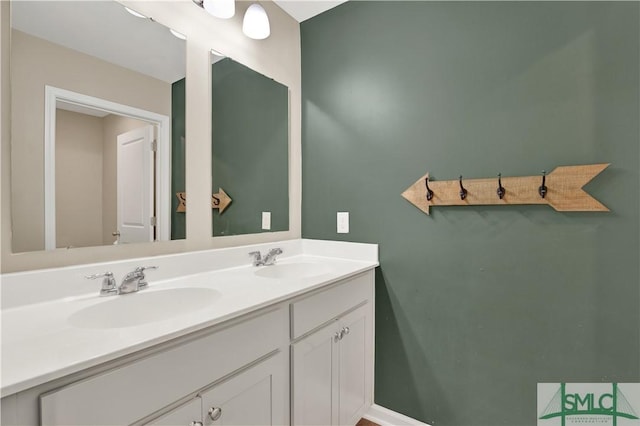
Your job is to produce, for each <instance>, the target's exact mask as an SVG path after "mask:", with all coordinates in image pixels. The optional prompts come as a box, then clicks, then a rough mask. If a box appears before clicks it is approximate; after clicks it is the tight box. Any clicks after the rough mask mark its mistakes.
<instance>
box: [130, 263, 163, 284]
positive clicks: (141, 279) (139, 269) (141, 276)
mask: <svg viewBox="0 0 640 426" xmlns="http://www.w3.org/2000/svg"><path fill="white" fill-rule="evenodd" d="M147 269H158V266H138V267H137V268H136V269H135V271H133V272H134V273H135V274H138V276H139V280H138V288H140V289H142V288H144V287H146V286H148V285H149V283H148V282H146V281H145V280H144V278H145V276H144V271H146V270H147Z"/></svg>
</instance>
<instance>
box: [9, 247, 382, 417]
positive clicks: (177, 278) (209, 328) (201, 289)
mask: <svg viewBox="0 0 640 426" xmlns="http://www.w3.org/2000/svg"><path fill="white" fill-rule="evenodd" d="M275 248H277V249H280V250H281V251H282V253H281V254H277V253H275V254H274V252H272V257H273V258H275V259H276V260H275V261H273V259H271V258H270V257H269V256H266V259H265V257H263V256H264V254H265V253H268V252H269V250H273V249H275ZM250 252H260V253H262V256H261V257H260V258H259V260H260V261H262V264H261V263H260V262H259V261H258V256H257V255H255V254H254V255H253V257H252V256H250V255H249V253H250ZM265 260H266V261H265ZM252 263H256V264H258V265H259V266H254V265H253V264H252ZM269 263H271V264H270V265H269ZM377 265H378V254H377V246H376V245H371V244H356V243H342V242H331V241H318V240H289V241H282V242H279V243H272V244H260V245H253V246H244V247H234V248H230V249H217V250H208V251H201V252H192V253H184V254H177V255H168V256H157V257H152V258H141V259H129V260H126V261H119V262H109V263H104V264H93V265H82V266H74V267H68V268H57V269H50V270H43V271H31V272H23V273H16V274H6V275H4V276H3V277H2V296H3V297H2V370H1V373H2V377H1V379H2V424H3V425H5V424H6V425H12V424H21V425H38V424H42V425H72V424H82V425H99V424H109V425H125V424H140V425H142V424H146V425H193V426H199V425H212V424H225V425H234V424H237V425H239V424H244V425H246V424H251V425H261V424H273V425H280V424H296V425H298V424H300V425H302V424H323V425H333V424H341V425H343V424H344V425H347V424H348V425H354V424H355V423H357V421H358V420H359V419H360V417H361V416H362V415H363V414H364V413H365V411H366V410H367V409H368V408H369V407H370V406H371V404H372V397H373V335H374V321H373V315H374V304H373V301H374V272H373V270H374V268H375V267H376V266H377ZM148 266H157V267H158V268H157V269H155V270H146V271H144V272H141V274H142V279H140V276H139V275H138V276H136V277H137V281H135V282H133V284H134V287H131V285H129V286H128V287H125V289H128V290H131V289H132V288H134V290H131V292H130V293H128V294H117V293H118V292H119V291H121V290H122V286H123V281H126V280H123V279H122V278H123V277H125V276H126V275H127V273H131V274H134V275H135V273H136V268H139V267H148ZM105 272H110V273H111V274H112V275H113V277H114V279H113V281H115V284H116V291H111V292H109V291H105V290H104V287H105V286H106V287H109V285H110V284H109V280H107V279H104V280H103V279H102V278H100V279H96V280H92V281H89V280H86V279H85V276H89V275H93V274H104V273H105ZM131 274H129V278H131ZM145 275H146V277H145ZM144 282H148V285H146V286H145V285H144V284H143V285H142V286H141V287H139V288H138V287H136V286H137V285H138V284H140V283H144ZM111 284H113V282H112V283H111ZM129 284H131V282H129ZM101 293H102V294H103V296H101Z"/></svg>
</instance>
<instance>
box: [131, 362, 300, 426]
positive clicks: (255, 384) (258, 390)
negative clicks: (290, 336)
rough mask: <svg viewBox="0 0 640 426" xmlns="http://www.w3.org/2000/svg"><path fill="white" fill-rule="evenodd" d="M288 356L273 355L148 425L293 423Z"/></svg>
mask: <svg viewBox="0 0 640 426" xmlns="http://www.w3.org/2000/svg"><path fill="white" fill-rule="evenodd" d="M288 368H289V364H288V357H287V356H286V354H285V353H283V352H278V353H277V354H275V355H273V356H270V357H269V358H268V359H267V360H264V361H261V362H258V363H257V364H256V365H253V366H250V367H248V368H246V369H244V370H243V371H241V372H239V373H236V374H234V375H232V376H231V377H229V378H225V379H223V380H221V381H220V382H219V383H216V384H214V385H213V386H211V387H210V388H208V389H205V390H203V391H201V392H199V393H198V395H197V396H196V397H195V398H193V399H191V400H189V401H187V402H185V403H184V404H182V405H180V406H178V407H177V408H175V409H173V410H171V411H169V412H168V413H166V414H163V415H161V416H160V417H158V418H156V419H154V420H152V421H150V422H144V423H143V424H144V425H149V426H151V425H153V426H160V425H184V426H200V425H203V426H204V425H284V424H288V423H289V420H288V419H289V415H288V410H287V407H288V406H289V404H288V398H289V392H288V388H289V383H288V380H287V378H288V374H287V371H288Z"/></svg>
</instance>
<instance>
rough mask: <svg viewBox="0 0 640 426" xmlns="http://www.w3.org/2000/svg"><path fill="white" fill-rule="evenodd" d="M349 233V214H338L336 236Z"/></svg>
mask: <svg viewBox="0 0 640 426" xmlns="http://www.w3.org/2000/svg"><path fill="white" fill-rule="evenodd" d="M348 233H349V212H338V234H348Z"/></svg>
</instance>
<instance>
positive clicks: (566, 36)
mask: <svg viewBox="0 0 640 426" xmlns="http://www.w3.org/2000/svg"><path fill="white" fill-rule="evenodd" d="M639 9H640V4H639V3H637V2H417V1H416V2H400V1H393V2H382V1H380V2H378V1H375V2H365V1H351V2H347V3H345V4H343V5H341V6H338V7H336V8H334V9H332V10H330V11H328V12H326V13H324V14H322V15H319V16H317V17H315V18H312V19H310V20H307V21H305V22H303V23H302V24H301V37H302V90H303V93H302V95H303V96H302V98H303V99H302V113H303V117H302V150H303V168H302V172H303V182H302V184H303V205H302V234H303V237H305V238H321V239H332V240H348V241H358V242H371V243H379V244H380V264H381V266H380V268H378V269H377V271H376V346H375V348H376V355H375V356H376V364H375V386H376V391H375V393H376V395H375V402H376V403H377V404H380V405H382V406H385V407H387V408H390V409H392V410H395V411H398V412H400V413H403V414H405V415H408V416H411V417H414V418H416V419H418V420H421V421H424V422H427V423H429V424H432V425H458V426H460V425H474V426H480V425H487V426H497V425H508V426H515V425H535V424H536V418H537V417H538V415H539V414H538V413H537V408H536V386H537V383H539V382H639V381H640V362H639V359H640V273H639V266H638V264H639V258H640V251H639V239H640V229H639V222H640V216H639V198H640V197H639V193H640V184H639V173H638V168H639V162H640V152H639V145H640V144H639V134H640V132H639V116H640V107H639V100H638V96H639V95H638V94H639V91H640V87H639V75H640V69H639V59H640V58H639V54H638V52H639V48H640V42H639V40H640V33H639V26H640V25H639V16H640V15H639V12H640V10H639ZM603 162H610V163H612V164H611V166H610V167H609V168H608V169H606V170H605V171H604V172H603V173H602V174H600V175H599V176H597V177H596V178H595V179H594V180H593V181H592V182H591V183H589V184H588V185H587V186H586V189H587V191H588V192H589V193H590V194H592V195H594V196H595V197H596V198H597V199H599V200H600V201H602V202H603V203H604V204H605V205H607V206H608V207H609V208H610V209H611V212H610V213H588V212H573V213H561V212H556V211H554V210H553V209H551V208H550V207H548V206H485V207H480V206H477V207H474V206H472V207H437V208H433V209H432V210H431V213H432V214H431V216H427V215H425V214H424V213H422V212H421V211H419V210H418V209H417V208H416V207H414V206H413V205H411V204H410V203H408V202H407V201H406V200H404V199H403V198H402V197H401V196H400V194H401V193H402V192H403V191H404V190H405V189H406V188H407V187H408V186H410V185H411V184H413V183H414V182H415V181H416V180H417V179H418V178H420V176H422V175H423V174H424V173H426V172H427V171H428V172H430V173H431V177H432V178H433V179H434V180H449V179H456V178H457V177H458V175H460V174H462V175H464V176H465V177H466V178H469V179H471V178H484V177H491V176H496V175H497V174H498V173H499V172H501V173H502V175H503V176H523V175H535V174H539V173H540V172H541V170H543V169H545V170H547V171H550V170H552V169H553V168H555V167H556V166H561V165H578V164H593V163H603ZM547 185H548V186H549V187H550V188H552V187H553V185H554V182H553V179H548V180H547ZM508 190H509V188H507V191H508ZM534 190H535V189H534ZM337 211H348V212H350V219H351V220H350V222H351V223H350V230H351V232H350V233H349V234H346V235H345V234H337V233H336V212H337Z"/></svg>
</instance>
